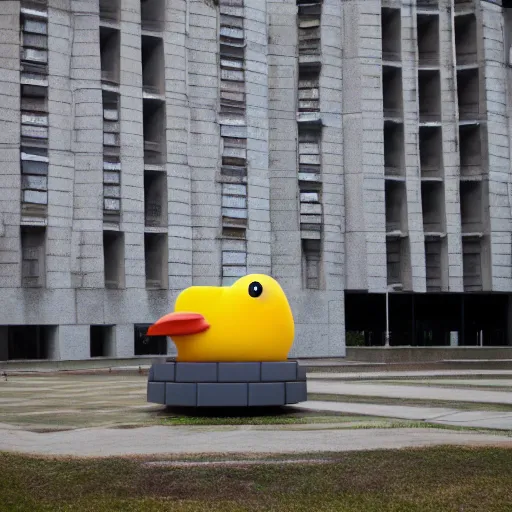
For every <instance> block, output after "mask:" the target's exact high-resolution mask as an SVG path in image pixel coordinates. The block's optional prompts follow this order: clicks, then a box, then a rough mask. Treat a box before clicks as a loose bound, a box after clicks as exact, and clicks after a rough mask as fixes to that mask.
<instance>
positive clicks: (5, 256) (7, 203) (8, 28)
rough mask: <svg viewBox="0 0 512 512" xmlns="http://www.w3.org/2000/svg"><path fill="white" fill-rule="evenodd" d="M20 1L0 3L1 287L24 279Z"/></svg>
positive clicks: (14, 284)
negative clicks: (0, 41) (22, 264)
mask: <svg viewBox="0 0 512 512" xmlns="http://www.w3.org/2000/svg"><path fill="white" fill-rule="evenodd" d="M19 16H20V2H19V1H6V2H2V3H1V7H0V33H1V34H2V44H1V52H0V53H1V57H2V58H1V61H2V73H0V91H1V94H0V112H2V116H1V117H0V133H1V134H2V136H1V137H0V168H1V169H2V170H1V172H0V190H1V193H0V287H6V288H16V287H18V286H19V285H20V280H21V265H20V261H21V255H20V252H21V244H20V227H19V226H20V186H21V177H20V151H19V142H20V121H21V116H20V71H19V69H20V34H19V27H20V19H19Z"/></svg>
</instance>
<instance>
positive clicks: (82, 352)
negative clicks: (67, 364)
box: [55, 325, 91, 361]
mask: <svg viewBox="0 0 512 512" xmlns="http://www.w3.org/2000/svg"><path fill="white" fill-rule="evenodd" d="M57 336H58V337H57V339H58V349H57V350H56V351H55V356H56V357H55V358H56V359H57V358H58V359H59V360H61V361H71V360H78V359H89V357H90V354H91V352H90V340H89V338H90V327H89V326H88V325H59V327H58V335H57Z"/></svg>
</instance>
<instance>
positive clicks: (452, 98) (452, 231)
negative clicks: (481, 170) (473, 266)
mask: <svg viewBox="0 0 512 512" xmlns="http://www.w3.org/2000/svg"><path fill="white" fill-rule="evenodd" d="M451 3H452V2H451V0H440V2H439V7H440V8H439V32H440V36H439V37H440V39H439V53H440V66H441V120H442V126H443V128H442V134H443V143H442V148H443V167H444V190H445V211H446V244H447V253H448V287H449V289H448V291H450V292H461V291H463V282H462V239H461V222H460V195H459V180H460V159H459V153H458V147H459V143H458V140H459V129H458V108H457V73H456V69H455V60H454V59H455V46H454V44H455V36H454V27H453V23H452V21H453V17H452V10H451V9H448V7H449V6H450V4H451Z"/></svg>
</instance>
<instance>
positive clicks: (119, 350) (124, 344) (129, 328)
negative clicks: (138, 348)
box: [114, 324, 135, 358]
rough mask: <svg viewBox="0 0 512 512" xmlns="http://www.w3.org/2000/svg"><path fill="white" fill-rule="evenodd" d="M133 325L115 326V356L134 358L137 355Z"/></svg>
mask: <svg viewBox="0 0 512 512" xmlns="http://www.w3.org/2000/svg"><path fill="white" fill-rule="evenodd" d="M134 343H135V342H134V330H133V324H117V325H115V326H114V345H115V350H114V356H115V357H118V358H122V357H133V356H134V353H135V345H134Z"/></svg>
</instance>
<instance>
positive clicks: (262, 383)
mask: <svg viewBox="0 0 512 512" xmlns="http://www.w3.org/2000/svg"><path fill="white" fill-rule="evenodd" d="M147 400H148V402H152V403H158V404H162V405H168V406H175V407H183V406H186V407H248V406H249V407H251V406H254V407H261V406H279V405H287V404H295V403H298V402H303V401H305V400H307V382H306V372H305V369H304V368H302V367H301V366H299V364H298V362H297V361H282V362H251V363H236V362H234V363H226V362H221V363H179V362H178V363H174V362H167V363H158V364H154V365H153V366H152V367H151V368H150V371H149V375H148V388H147Z"/></svg>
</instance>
